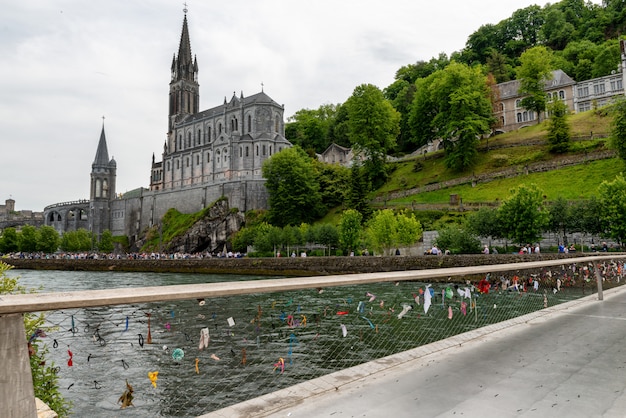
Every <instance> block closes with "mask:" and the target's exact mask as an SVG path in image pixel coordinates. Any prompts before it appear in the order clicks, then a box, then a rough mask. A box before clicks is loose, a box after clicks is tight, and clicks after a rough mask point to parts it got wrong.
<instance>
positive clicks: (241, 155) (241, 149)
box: [239, 147, 243, 158]
mask: <svg viewBox="0 0 626 418" xmlns="http://www.w3.org/2000/svg"><path fill="white" fill-rule="evenodd" d="M241 157H243V148H242V147H239V158H241Z"/></svg>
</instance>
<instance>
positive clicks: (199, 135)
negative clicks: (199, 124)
mask: <svg viewBox="0 0 626 418" xmlns="http://www.w3.org/2000/svg"><path fill="white" fill-rule="evenodd" d="M201 143H202V131H201V130H200V129H198V138H196V144H198V145H200V144H201Z"/></svg>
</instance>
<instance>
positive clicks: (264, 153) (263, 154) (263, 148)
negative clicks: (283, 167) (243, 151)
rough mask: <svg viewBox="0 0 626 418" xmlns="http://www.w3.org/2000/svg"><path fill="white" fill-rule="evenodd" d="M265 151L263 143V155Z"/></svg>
mask: <svg viewBox="0 0 626 418" xmlns="http://www.w3.org/2000/svg"><path fill="white" fill-rule="evenodd" d="M265 151H266V149H265V145H263V155H265Z"/></svg>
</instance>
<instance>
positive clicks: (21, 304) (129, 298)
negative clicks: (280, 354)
mask: <svg viewBox="0 0 626 418" xmlns="http://www.w3.org/2000/svg"><path fill="white" fill-rule="evenodd" d="M623 258H626V254H612V255H594V256H587V257H578V258H568V259H565V260H564V259H559V260H545V261H529V262H523V263H507V264H492V265H483V266H468V267H452V268H444V269H429V270H405V271H391V272H381V273H360V274H341V275H332V276H314V277H297V278H286V279H268V280H253V281H234V282H232V281H231V282H220V283H204V284H189V285H172V286H153V287H139V288H127V289H124V290H123V291H120V289H101V290H85V291H75V292H57V293H33V294H21V295H6V296H2V297H0V315H2V314H9V313H25V312H41V311H50V310H59V309H69V308H87V307H96V306H107V305H122V304H132V303H144V302H161V301H172V300H185V299H202V298H212V297H221V296H234V295H244V294H251V293H271V292H282V291H289V290H299V289H312V288H320V287H322V288H323V287H328V286H346V285H356V284H367V283H376V282H399V281H408V280H414V281H428V280H429V279H432V278H440V277H452V276H466V275H473V274H483V273H493V272H502V271H511V270H527V269H535V268H542V267H550V266H558V265H565V264H575V263H586V262H596V261H600V260H610V259H623Z"/></svg>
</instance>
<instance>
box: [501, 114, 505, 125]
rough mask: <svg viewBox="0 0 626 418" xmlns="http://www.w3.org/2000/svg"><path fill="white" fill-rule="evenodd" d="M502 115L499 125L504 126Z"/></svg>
mask: <svg viewBox="0 0 626 418" xmlns="http://www.w3.org/2000/svg"><path fill="white" fill-rule="evenodd" d="M504 125H505V124H504V116H500V126H504Z"/></svg>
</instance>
